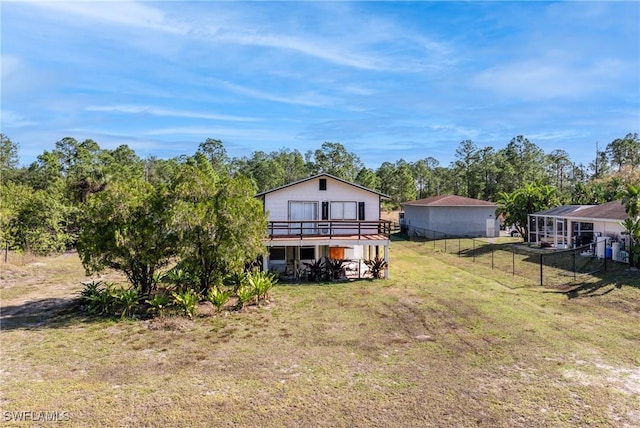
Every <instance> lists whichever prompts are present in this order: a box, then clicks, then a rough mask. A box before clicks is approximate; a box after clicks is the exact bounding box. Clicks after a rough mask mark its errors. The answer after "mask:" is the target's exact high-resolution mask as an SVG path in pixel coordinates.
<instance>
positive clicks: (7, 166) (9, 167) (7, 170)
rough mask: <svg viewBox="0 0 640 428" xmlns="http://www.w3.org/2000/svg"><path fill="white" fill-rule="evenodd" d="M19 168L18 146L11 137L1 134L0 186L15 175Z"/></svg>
mask: <svg viewBox="0 0 640 428" xmlns="http://www.w3.org/2000/svg"><path fill="white" fill-rule="evenodd" d="M17 166H18V145H17V144H16V143H14V142H13V141H11V139H10V138H9V137H7V136H6V135H4V134H0V184H2V183H5V182H6V181H7V180H8V179H10V178H11V176H12V175H13V174H12V173H13V172H14V171H15V169H16V168H17Z"/></svg>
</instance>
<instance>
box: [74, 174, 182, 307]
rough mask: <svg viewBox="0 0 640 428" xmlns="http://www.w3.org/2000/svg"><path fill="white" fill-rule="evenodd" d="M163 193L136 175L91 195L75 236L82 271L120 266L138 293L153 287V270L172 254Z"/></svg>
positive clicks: (167, 206) (172, 237)
mask: <svg viewBox="0 0 640 428" xmlns="http://www.w3.org/2000/svg"><path fill="white" fill-rule="evenodd" d="M168 196H169V195H168V191H167V189H166V187H165V186H163V185H160V184H159V185H156V186H153V185H152V184H150V183H148V182H144V181H142V180H136V179H132V180H127V181H122V182H116V183H112V184H110V185H109V186H108V187H107V188H106V189H105V190H104V191H102V192H99V193H96V194H94V195H91V196H90V197H89V198H88V200H87V203H86V206H85V207H84V210H83V215H82V229H81V232H80V237H79V240H78V254H79V255H80V258H81V260H82V264H83V266H84V267H85V269H86V270H87V273H89V274H90V273H93V272H100V271H102V270H103V269H105V268H111V269H115V270H118V271H121V272H123V273H124V274H125V275H126V276H127V279H128V280H129V281H130V282H131V284H132V285H133V286H134V287H136V289H137V290H138V291H139V295H140V296H141V297H145V296H147V295H148V294H149V292H150V291H152V290H153V289H154V288H155V283H154V274H155V273H156V272H157V271H158V270H159V269H160V268H161V267H163V266H165V265H166V264H167V263H168V262H169V260H170V259H171V258H172V257H174V256H175V254H176V234H175V232H174V231H173V229H171V227H170V217H171V209H170V207H171V205H170V202H171V200H170V198H169V197H168Z"/></svg>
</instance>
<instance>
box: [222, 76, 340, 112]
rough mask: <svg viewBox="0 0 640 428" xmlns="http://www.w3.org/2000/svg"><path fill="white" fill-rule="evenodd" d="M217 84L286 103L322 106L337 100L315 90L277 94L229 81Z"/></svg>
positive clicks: (258, 97) (254, 96) (252, 96)
mask: <svg viewBox="0 0 640 428" xmlns="http://www.w3.org/2000/svg"><path fill="white" fill-rule="evenodd" d="M217 84H218V85H219V86H221V87H223V88H225V89H227V90H229V91H232V92H234V93H236V94H241V95H246V96H248V97H251V98H257V99H261V100H266V101H274V102H278V103H284V104H294V105H303V106H310V107H320V106H328V105H331V104H334V103H335V102H336V100H335V99H334V98H332V97H329V96H326V95H321V94H318V93H315V92H313V91H305V92H304V93H297V94H295V95H277V94H275V93H272V92H266V91H261V90H259V89H254V88H250V87H248V86H243V85H238V84H236V83H232V82H229V81H217Z"/></svg>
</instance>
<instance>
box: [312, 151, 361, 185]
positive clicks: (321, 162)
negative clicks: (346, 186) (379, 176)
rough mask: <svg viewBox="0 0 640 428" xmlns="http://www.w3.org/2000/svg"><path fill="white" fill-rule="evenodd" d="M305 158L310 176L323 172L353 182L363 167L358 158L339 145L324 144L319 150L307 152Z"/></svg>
mask: <svg viewBox="0 0 640 428" xmlns="http://www.w3.org/2000/svg"><path fill="white" fill-rule="evenodd" d="M305 157H306V161H307V165H308V167H309V170H310V172H311V173H312V174H319V173H322V172H324V173H327V174H331V175H334V176H336V177H338V178H342V179H344V180H347V181H355V179H356V176H357V175H358V172H359V171H360V169H362V167H363V164H362V161H360V158H359V157H358V156H357V155H355V154H354V153H351V152H349V151H347V149H346V148H345V147H344V146H343V145H342V144H340V143H331V142H324V143H322V147H321V148H320V149H319V150H315V151H311V150H309V151H308V152H307V153H306V155H305Z"/></svg>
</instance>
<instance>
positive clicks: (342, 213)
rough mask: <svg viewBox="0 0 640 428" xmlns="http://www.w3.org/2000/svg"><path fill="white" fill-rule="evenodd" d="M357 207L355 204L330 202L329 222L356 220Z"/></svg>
mask: <svg viewBox="0 0 640 428" xmlns="http://www.w3.org/2000/svg"><path fill="white" fill-rule="evenodd" d="M357 207H358V206H357V204H356V203H355V202H331V220H356V219H357V214H358V210H357Z"/></svg>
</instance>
